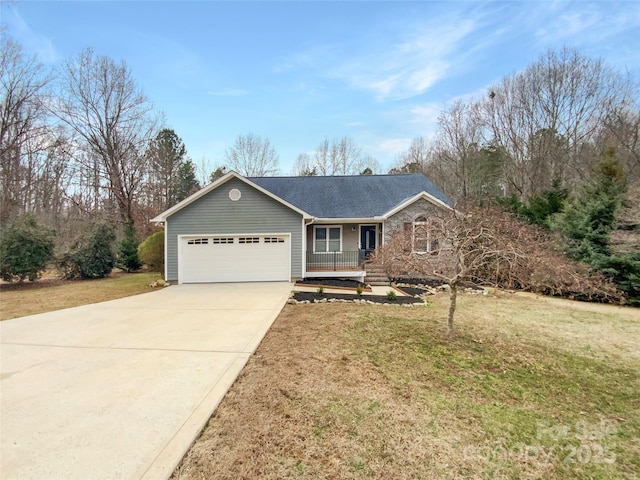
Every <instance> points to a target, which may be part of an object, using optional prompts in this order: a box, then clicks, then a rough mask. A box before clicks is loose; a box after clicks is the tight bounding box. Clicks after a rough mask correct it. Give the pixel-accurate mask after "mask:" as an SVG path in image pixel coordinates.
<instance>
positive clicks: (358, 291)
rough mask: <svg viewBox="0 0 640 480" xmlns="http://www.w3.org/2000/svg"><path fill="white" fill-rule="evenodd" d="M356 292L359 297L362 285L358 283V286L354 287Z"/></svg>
mask: <svg viewBox="0 0 640 480" xmlns="http://www.w3.org/2000/svg"><path fill="white" fill-rule="evenodd" d="M356 294H357V295H358V296H359V297H360V296H362V285H358V288H356Z"/></svg>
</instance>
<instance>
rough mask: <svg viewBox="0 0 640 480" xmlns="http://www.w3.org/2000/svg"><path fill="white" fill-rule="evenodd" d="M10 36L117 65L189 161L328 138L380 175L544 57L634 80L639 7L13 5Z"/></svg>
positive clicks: (284, 155) (285, 169) (287, 154)
mask: <svg viewBox="0 0 640 480" xmlns="http://www.w3.org/2000/svg"><path fill="white" fill-rule="evenodd" d="M1 9H2V10H1V14H2V23H3V24H4V26H5V27H6V31H7V32H8V34H9V35H10V36H11V37H12V38H13V39H14V40H16V41H18V42H19V43H21V44H22V45H23V47H24V48H25V49H26V51H27V52H30V53H37V54H38V55H39V58H40V60H41V61H42V62H43V63H45V64H47V65H52V66H55V65H57V64H59V63H60V62H61V61H63V60H64V59H65V58H67V57H69V56H72V55H76V54H77V53H79V52H80V51H81V50H83V49H84V48H85V47H92V48H93V49H94V50H95V51H96V53H98V54H101V55H108V56H110V57H111V58H113V59H114V60H124V61H125V62H126V63H127V65H128V66H129V68H130V69H131V71H132V74H133V76H134V78H135V79H136V80H137V82H138V83H139V84H140V86H141V87H142V89H143V90H144V92H145V93H146V94H147V96H148V97H149V98H150V99H151V100H152V101H153V103H154V105H155V106H156V108H157V109H158V110H160V111H162V112H164V115H165V118H166V124H167V126H168V127H171V128H174V129H175V131H176V133H178V135H180V136H181V137H182V139H183V140H184V142H185V145H186V147H187V150H188V153H189V155H190V156H191V158H193V160H194V161H195V162H196V163H197V164H200V163H201V161H202V160H203V159H204V161H205V162H206V163H207V164H208V168H213V167H214V166H215V165H219V164H223V163H224V152H225V148H227V147H228V146H229V145H231V144H232V143H233V140H234V138H235V137H236V136H237V135H239V134H244V133H248V132H253V133H255V134H258V135H261V136H262V137H267V138H269V139H270V141H271V143H272V144H273V145H274V146H275V148H276V149H277V151H278V153H279V154H280V170H281V173H283V174H289V173H290V172H291V169H292V166H293V162H294V161H295V158H296V157H297V155H298V154H299V153H302V152H309V151H312V150H314V149H315V147H316V146H317V145H318V144H319V143H320V141H322V140H323V139H324V138H325V137H327V138H329V139H334V138H340V137H342V136H344V135H348V136H350V137H352V138H353V139H354V141H355V143H356V144H358V145H359V146H360V147H362V149H363V151H364V152H365V153H366V154H368V155H371V156H373V157H374V158H376V159H377V160H378V161H379V162H380V164H381V165H382V167H383V168H382V170H383V171H386V170H388V168H390V167H391V166H392V165H393V163H394V159H395V158H396V156H397V155H398V154H399V153H400V152H402V151H403V150H405V149H406V148H407V146H408V145H409V143H410V142H411V140H412V138H414V137H416V136H419V135H426V136H429V135H430V134H431V133H432V132H433V131H434V129H435V125H436V120H437V116H438V114H439V112H440V111H441V110H442V109H443V108H446V106H447V105H449V104H450V103H451V102H452V101H454V100H455V99H458V98H469V97H477V96H480V95H483V94H485V93H486V91H487V89H488V87H489V86H490V85H491V84H492V83H494V82H497V81H499V80H500V79H501V78H502V77H504V76H505V75H508V74H512V73H514V72H517V71H519V70H521V69H523V68H525V67H526V66H527V65H528V64H530V63H532V62H533V61H535V60H536V59H537V58H538V57H539V56H540V55H541V54H542V53H544V52H545V51H546V50H547V49H549V48H560V47H562V46H565V45H566V46H569V47H575V48H578V49H580V50H581V51H582V52H583V53H584V54H585V55H588V56H590V57H600V58H602V59H604V60H605V61H606V62H607V63H608V64H609V65H611V66H613V67H615V68H617V69H619V70H629V71H631V72H633V73H634V74H636V75H638V74H639V73H640V53H639V52H640V2H638V1H626V2H613V1H602V2H586V1H580V2H568V1H553V2H552V1H536V2H525V1H519V2H515V1H514V2H465V1H452V2H436V1H431V2H365V1H359V2H330V1H321V2H304V1H298V2H266V1H260V2H240V1H239V2H214V1H183V2H176V1H141V2H129V1H127V2H124V1H123V2H115V1H112V2H94V1H83V2H71V1H65V2H62V1H46V2H40V1H18V2H11V3H5V2H2V6H1Z"/></svg>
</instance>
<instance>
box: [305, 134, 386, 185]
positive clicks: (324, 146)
mask: <svg viewBox="0 0 640 480" xmlns="http://www.w3.org/2000/svg"><path fill="white" fill-rule="evenodd" d="M367 167H368V168H370V169H371V170H372V171H374V170H375V169H376V168H377V162H375V160H374V159H373V158H372V157H364V156H363V154H362V148H360V147H358V146H357V145H356V144H355V143H354V141H353V139H352V138H351V137H342V138H341V139H339V140H334V141H333V142H329V139H327V138H325V139H324V140H323V141H322V142H320V144H319V145H318V147H317V148H316V150H315V152H313V169H315V171H316V172H317V173H318V174H319V175H324V176H331V175H358V174H359V173H360V172H362V171H363V170H364V169H365V168H367Z"/></svg>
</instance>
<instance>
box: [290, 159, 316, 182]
mask: <svg viewBox="0 0 640 480" xmlns="http://www.w3.org/2000/svg"><path fill="white" fill-rule="evenodd" d="M317 174H318V172H317V171H316V167H315V166H314V165H313V160H312V159H311V157H310V156H309V154H308V153H301V154H300V155H298V157H297V158H296V163H295V164H294V166H293V175H295V176H296V177H309V176H314V175H317Z"/></svg>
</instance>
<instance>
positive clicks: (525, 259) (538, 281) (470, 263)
mask: <svg viewBox="0 0 640 480" xmlns="http://www.w3.org/2000/svg"><path fill="white" fill-rule="evenodd" d="M409 225H410V228H405V229H404V230H403V231H400V232H396V233H395V234H394V235H393V236H392V237H391V239H390V240H389V241H387V242H386V243H385V244H384V245H382V246H381V247H379V248H378V249H377V250H376V252H375V254H374V255H373V257H372V259H371V261H372V262H373V263H376V264H378V265H381V266H382V267H383V269H384V270H385V271H386V272H387V274H388V275H389V276H390V277H392V278H402V277H405V278H406V277H411V278H415V277H422V278H425V277H426V278H437V279H440V280H442V281H443V282H445V283H447V284H448V285H449V311H448V314H447V336H448V337H452V336H453V334H454V316H455V311H456V304H457V296H458V290H459V288H460V286H461V285H462V284H463V282H477V283H482V284H490V285H494V286H498V287H504V288H520V289H525V290H532V291H536V292H539V293H548V294H560V295H569V294H573V295H581V296H583V297H584V298H598V299H600V300H607V301H621V299H622V295H621V294H620V292H619V291H617V289H616V288H615V286H614V285H613V284H612V283H611V281H609V280H608V279H606V278H605V277H604V276H603V275H600V274H595V273H593V272H592V271H591V270H590V269H589V268H588V267H587V266H586V265H585V264H579V263H577V262H572V261H569V260H567V259H566V257H564V256H563V255H562V254H561V253H560V252H559V250H558V248H557V244H556V240H555V239H554V238H552V236H551V234H549V232H547V231H545V230H543V229H541V228H539V227H536V226H533V225H529V224H526V223H524V222H521V221H519V220H516V219H515V218H513V217H512V216H511V215H509V214H508V213H506V212H504V211H501V210H498V209H496V208H492V207H482V208H478V207H474V206H472V205H468V206H466V207H465V208H464V213H463V212H462V211H461V210H459V209H458V210H454V209H439V210H432V211H429V212H425V213H424V215H420V216H419V217H418V220H417V221H415V222H413V223H411V224H409Z"/></svg>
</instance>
